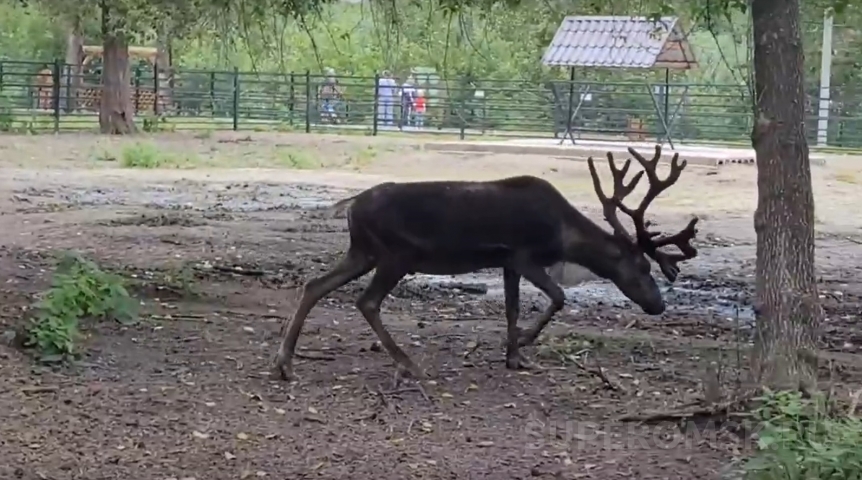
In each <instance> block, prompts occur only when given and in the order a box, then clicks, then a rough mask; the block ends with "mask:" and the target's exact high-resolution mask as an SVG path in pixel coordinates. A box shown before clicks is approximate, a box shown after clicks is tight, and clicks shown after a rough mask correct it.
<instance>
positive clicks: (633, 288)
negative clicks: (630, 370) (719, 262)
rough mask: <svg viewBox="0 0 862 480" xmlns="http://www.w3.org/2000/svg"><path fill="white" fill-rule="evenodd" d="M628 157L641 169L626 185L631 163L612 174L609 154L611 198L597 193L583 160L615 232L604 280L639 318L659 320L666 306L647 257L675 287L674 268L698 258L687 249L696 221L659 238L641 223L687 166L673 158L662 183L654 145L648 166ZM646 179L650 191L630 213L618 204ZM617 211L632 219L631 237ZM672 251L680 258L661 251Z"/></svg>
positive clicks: (658, 152)
mask: <svg viewBox="0 0 862 480" xmlns="http://www.w3.org/2000/svg"><path fill="white" fill-rule="evenodd" d="M628 150H629V153H631V154H632V156H633V157H634V158H635V159H636V160H637V161H638V163H640V164H641V166H642V167H643V171H640V172H638V173H637V174H636V175H635V176H634V177H632V179H631V181H630V182H629V183H628V184H626V183H625V176H626V173H628V170H629V167H630V166H631V159H629V160H626V163H625V164H624V165H623V167H622V168H619V169H618V168H617V166H616V163H615V162H614V157H613V154H611V153H610V152H608V165H609V167H610V169H611V174H612V176H613V181H614V191H613V194H612V195H611V196H610V197H608V196H607V195H605V193H604V191H603V190H602V185H601V180H600V179H599V175H598V173H597V172H596V167H595V165H594V164H593V158H592V157H590V158H589V159H588V160H587V164H588V166H589V167H590V175H592V177H593V187H594V188H595V190H596V194H597V195H598V197H599V201H600V202H601V203H602V209H603V213H604V217H605V220H606V221H607V222H608V223H609V224H610V225H611V227H612V228H613V230H614V240H615V241H614V243H615V246H616V248H615V249H614V250H615V252H614V253H615V255H613V258H612V259H609V260H610V261H609V262H608V263H606V271H605V272H603V273H604V275H602V276H605V277H606V278H608V279H609V280H611V281H613V282H614V284H616V286H617V288H619V289H620V291H622V292H623V294H624V295H625V296H627V297H628V298H629V299H631V300H632V301H633V302H635V303H637V304H638V305H640V307H641V308H642V309H643V310H644V312H646V313H648V314H650V315H659V314H661V313H662V312H664V309H665V305H664V299H663V298H662V295H661V292H660V291H659V289H658V285H657V284H656V282H655V279H654V278H653V276H652V274H651V273H650V263H649V260H648V259H647V257H650V258H652V259H653V260H655V262H656V263H657V264H658V266H659V268H660V269H661V271H662V273H663V274H664V276H665V277H666V278H667V279H668V280H669V281H670V282H674V281H675V280H676V277H677V275H678V274H679V263H680V262H682V261H685V260H689V259H692V258H694V257H696V256H697V250H696V249H695V248H694V247H693V246H692V245H691V241H692V240H693V239H694V236H695V235H696V234H697V230H696V229H695V225H696V224H697V220H698V219H697V217H695V218H693V219H692V220H691V221H690V222H689V223H688V226H686V227H685V228H684V229H682V230H681V231H680V232H678V233H676V234H674V235H669V236H660V235H661V232H651V231H649V230H648V229H647V228H648V227H649V226H650V223H649V222H648V221H646V219H645V218H644V216H645V214H646V210H647V208H648V207H649V205H650V203H652V201H653V200H655V199H656V197H658V196H659V194H661V193H662V192H663V191H665V190H667V189H668V188H670V186H672V185H673V184H674V183H676V182H677V181H678V180H679V176H680V174H681V173H682V171H683V169H684V168H685V166H686V161H685V160H683V161H682V162H678V160H679V154H678V153H674V155H673V159H672V160H671V165H670V173H669V174H668V176H667V178H665V179H664V180H662V179H660V178H658V175H657V174H656V167H658V162H659V160H660V159H661V146H660V145H656V147H655V155H654V156H653V158H652V159H651V160H647V159H645V158H644V157H643V156H642V155H641V154H639V153H638V152H637V151H635V149H633V148H631V147H629V149H628ZM644 174H646V177H647V180H648V181H649V190H648V191H647V193H646V195H644V198H643V199H642V200H641V203H640V205H639V206H638V207H637V208H636V209H631V208H629V207H627V206H625V205H624V204H623V199H624V198H625V197H626V196H628V195H629V194H630V193H631V192H632V191H634V189H635V187H637V185H638V182H640V180H641V178H643V176H644ZM619 211H622V212H623V213H625V214H626V215H628V216H629V217H631V219H632V223H633V224H634V227H635V232H634V235H632V234H631V233H629V232H628V230H626V228H625V227H624V226H623V224H622V223H621V222H620V219H619V218H618V217H617V212H619ZM668 245H675V246H676V247H677V248H679V250H680V252H681V253H668V252H664V251H662V250H660V248H662V247H665V246H668Z"/></svg>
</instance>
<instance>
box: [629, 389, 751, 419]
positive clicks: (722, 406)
mask: <svg viewBox="0 0 862 480" xmlns="http://www.w3.org/2000/svg"><path fill="white" fill-rule="evenodd" d="M753 395H754V394H753V393H751V392H750V393H747V394H743V395H740V396H738V397H737V398H735V399H733V400H729V401H726V402H722V403H717V404H714V405H712V406H710V407H702V406H701V405H702V404H703V403H702V402H700V401H698V402H692V403H687V404H685V405H682V406H680V407H678V408H676V409H673V410H656V411H651V412H646V413H641V414H629V415H623V416H622V417H619V418H618V419H617V420H618V421H620V422H637V423H640V424H656V423H659V422H668V421H676V422H679V421H681V420H705V419H711V418H717V417H722V418H746V417H750V416H751V415H750V414H748V413H746V412H745V410H746V409H747V408H746V407H747V405H748V403H749V402H750V401H751V399H752V398H754V397H753ZM692 407H698V408H692Z"/></svg>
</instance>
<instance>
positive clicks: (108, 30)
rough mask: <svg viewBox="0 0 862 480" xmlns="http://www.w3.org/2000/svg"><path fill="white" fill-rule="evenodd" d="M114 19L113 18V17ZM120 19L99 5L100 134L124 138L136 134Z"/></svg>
mask: <svg viewBox="0 0 862 480" xmlns="http://www.w3.org/2000/svg"><path fill="white" fill-rule="evenodd" d="M113 17H116V18H113ZM122 18H123V16H122V15H120V14H119V13H118V12H112V11H111V10H110V9H109V8H108V6H107V5H106V4H105V3H104V2H103V3H102V37H103V38H102V45H103V53H102V62H103V63H102V101H101V102H100V103H101V105H100V107H99V127H100V130H101V132H102V133H105V134H110V135H124V134H129V133H134V132H135V119H134V107H133V105H132V88H131V83H130V78H131V72H130V69H129V40H128V36H127V35H126V33H125V32H124V31H123V27H124V25H123V21H122Z"/></svg>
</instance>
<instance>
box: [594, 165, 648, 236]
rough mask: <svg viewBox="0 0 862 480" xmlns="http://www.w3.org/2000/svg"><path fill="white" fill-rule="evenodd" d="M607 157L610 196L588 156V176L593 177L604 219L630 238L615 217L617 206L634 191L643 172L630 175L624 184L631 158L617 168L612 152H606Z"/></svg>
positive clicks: (616, 230) (618, 231)
mask: <svg viewBox="0 0 862 480" xmlns="http://www.w3.org/2000/svg"><path fill="white" fill-rule="evenodd" d="M607 157H608V166H609V167H610V170H611V176H612V177H613V183H614V190H613V194H612V195H611V197H610V198H608V196H607V195H605V193H604V190H602V181H601V179H600V178H599V174H598V172H597V171H596V166H595V163H594V162H593V157H589V158H588V159H587V166H588V167H589V168H590V176H592V178H593V188H594V189H595V191H596V195H598V197H599V201H600V202H601V203H602V210H603V213H604V217H605V220H606V221H607V222H608V223H609V224H610V225H611V227H612V228H613V229H614V231H615V232H616V233H618V234H620V235H622V236H625V237H627V238H629V239H631V237H632V236H631V234H630V233H629V232H628V230H627V229H626V228H625V227H624V226H623V224H622V223H621V222H620V220H619V218H618V217H617V208H618V207H619V206H620V205H622V199H623V198H625V197H626V196H627V195H629V194H630V193H631V192H633V191H634V189H635V187H637V184H638V182H640V179H641V178H642V177H643V175H644V172H638V173H637V175H635V176H634V177H632V179H631V181H630V182H629V183H628V184H626V183H625V182H624V180H625V176H626V173H628V170H629V167H631V160H630V159H629V160H626V163H625V164H624V165H623V167H622V168H617V166H616V163H615V162H614V156H613V154H612V153H611V152H608V154H607Z"/></svg>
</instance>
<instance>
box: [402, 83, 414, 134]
mask: <svg viewBox="0 0 862 480" xmlns="http://www.w3.org/2000/svg"><path fill="white" fill-rule="evenodd" d="M415 99H416V87H414V86H413V76H412V75H410V76H408V77H407V80H404V83H403V84H402V85H401V126H402V127H404V126H405V125H407V126H409V125H410V123H411V120H412V118H413V111H414V105H413V102H414V100H415Z"/></svg>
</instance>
